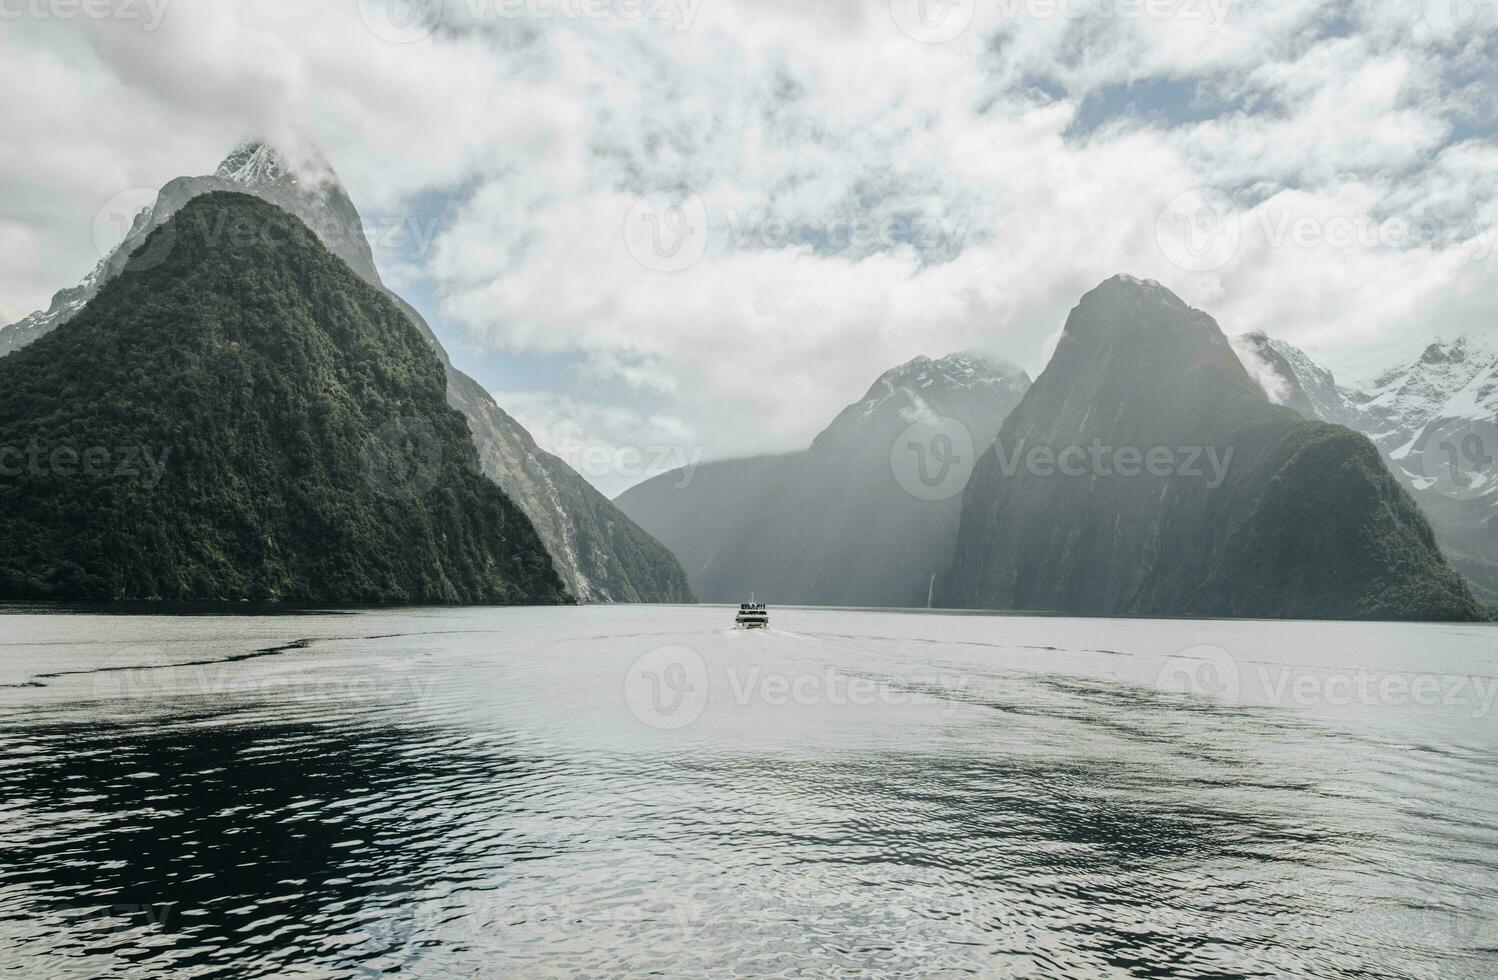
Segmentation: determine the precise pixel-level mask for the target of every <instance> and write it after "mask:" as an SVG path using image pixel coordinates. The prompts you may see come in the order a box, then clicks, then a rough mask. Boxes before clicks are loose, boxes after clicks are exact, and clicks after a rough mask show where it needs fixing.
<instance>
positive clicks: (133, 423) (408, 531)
mask: <svg viewBox="0 0 1498 980" xmlns="http://www.w3.org/2000/svg"><path fill="white" fill-rule="evenodd" d="M134 257H135V258H137V259H139V260H141V262H142V265H141V267H140V268H139V269H138V270H136V269H129V270H127V271H125V272H124V274H120V275H117V276H115V277H114V278H112V279H111V280H110V281H109V282H108V283H107V284H106V285H105V286H104V287H103V289H102V290H101V291H100V292H99V293H98V295H97V296H95V297H94V298H93V300H92V301H91V302H90V303H89V304H88V305H87V306H86V307H85V308H84V309H83V311H82V312H81V313H79V314H78V315H77V316H75V317H73V318H72V320H71V322H69V323H67V324H66V325H64V326H62V327H61V328H59V329H56V330H54V331H53V332H51V333H50V334H49V335H48V336H46V337H44V338H42V339H41V340H39V341H37V342H35V343H33V344H32V345H30V346H29V347H27V348H26V349H25V350H22V351H20V352H18V353H15V354H12V355H11V356H9V357H6V358H4V359H3V360H0V446H4V447H10V448H12V449H13V450H14V451H12V452H8V453H3V454H0V455H4V456H5V457H6V458H5V459H4V460H0V464H3V469H4V475H3V477H0V480H3V482H4V485H3V486H0V596H3V597H5V598H95V599H121V598H156V597H159V598H165V599H227V600H242V599H256V600H280V601H315V602H440V603H454V602H485V603H521V602H530V603H554V602H559V601H563V600H564V598H565V593H564V590H563V586H562V583H561V580H560V579H559V578H558V577H557V575H556V572H555V571H554V569H553V568H552V565H551V560H550V558H549V556H548V555H547V553H546V550H545V548H544V546H543V544H542V542H541V539H540V537H539V535H537V533H536V531H535V529H534V527H532V525H531V523H530V521H529V520H528V519H527V518H526V517H525V515H524V514H523V513H522V512H521V511H520V510H519V509H518V508H517V507H516V506H515V505H514V504H513V503H512V502H511V501H510V500H509V499H508V498H507V497H506V496H505V495H504V493H503V492H501V491H500V490H499V488H498V487H496V486H494V485H493V484H492V483H491V482H490V481H488V480H486V479H485V478H484V477H483V475H482V474H481V473H480V472H479V468H478V459H477V456H476V454H475V452H474V449H473V445H472V442H471V440H470V438H469V435H468V432H467V428H466V425H465V423H464V420H463V417H462V416H461V415H459V414H458V413H457V412H454V411H453V410H452V409H450V408H449V407H448V405H447V401H446V379H445V378H444V376H443V372H442V366H441V364H440V363H439V362H438V360H437V358H436V357H435V356H433V353H432V351H431V350H430V348H429V347H427V345H426V344H425V342H424V340H423V338H422V337H421V336H420V334H419V333H418V332H417V330H416V328H415V327H414V326H413V325H412V324H411V322H410V321H409V320H408V319H407V318H406V316H405V315H404V314H403V313H402V312H401V310H400V309H399V308H398V307H397V306H396V305H395V304H394V303H392V302H391V301H390V300H389V298H388V297H386V296H385V295H384V294H383V293H381V292H380V291H379V290H377V289H374V288H373V287H371V286H370V285H369V284H368V283H366V282H364V281H363V280H362V279H361V278H360V277H359V276H357V275H356V274H355V273H354V272H353V271H352V270H351V269H350V268H349V266H348V265H347V264H346V263H344V262H342V261H340V260H339V259H338V258H336V257H335V256H333V255H332V254H331V253H329V251H328V250H327V249H326V248H324V247H323V245H322V244H321V242H320V241H319V240H318V239H317V237H316V236H315V235H313V233H312V232H311V231H309V230H308V229H307V227H306V226H305V225H303V224H302V223H301V222H300V221H298V220H297V219H296V218H294V217H292V216H291V215H289V214H287V213H286V212H285V211H282V210H280V209H278V208H276V207H273V206H272V205H269V204H267V203H265V202H263V201H260V200H257V199H256V198H254V197H250V196H248V195H243V194H229V193H221V192H215V193H211V194H208V195H204V196H199V197H196V198H194V199H193V200H192V201H191V202H189V203H188V204H186V205H185V206H184V207H182V208H181V209H180V210H179V211H178V212H177V213H176V214H175V215H174V216H173V217H172V218H171V219H169V220H168V222H167V223H166V224H164V225H163V226H162V227H160V228H158V229H157V230H155V231H154V232H152V233H151V234H150V235H148V236H147V237H146V238H145V239H144V241H143V242H142V243H141V247H140V249H139V250H138V251H137V252H136V253H135V255H134ZM122 267H123V263H122ZM22 456H24V457H25V462H24V464H22V462H21V459H22ZM142 459H143V460H146V461H148V462H149V466H144V467H143V466H142V465H141V464H140V460H142Z"/></svg>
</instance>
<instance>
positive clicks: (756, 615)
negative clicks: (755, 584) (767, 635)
mask: <svg viewBox="0 0 1498 980" xmlns="http://www.w3.org/2000/svg"><path fill="white" fill-rule="evenodd" d="M733 621H734V623H735V624H737V626H738V628H739V629H741V630H765V629H769V628H770V610H769V609H767V608H766V607H765V604H764V603H763V602H755V601H754V593H752V592H751V593H749V601H748V602H741V603H739V614H738V615H737V616H736V617H734V620H733Z"/></svg>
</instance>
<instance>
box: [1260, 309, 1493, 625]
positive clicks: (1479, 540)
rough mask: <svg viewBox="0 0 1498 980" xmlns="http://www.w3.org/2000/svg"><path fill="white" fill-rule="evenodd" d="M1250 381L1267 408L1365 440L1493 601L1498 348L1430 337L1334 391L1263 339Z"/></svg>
mask: <svg viewBox="0 0 1498 980" xmlns="http://www.w3.org/2000/svg"><path fill="white" fill-rule="evenodd" d="M1237 343H1238V345H1239V346H1240V347H1241V348H1244V349H1246V350H1249V351H1252V352H1257V353H1258V355H1259V359H1258V361H1257V362H1256V363H1257V367H1258V368H1259V370H1258V371H1257V372H1256V377H1257V378H1258V379H1259V380H1260V382H1261V384H1262V385H1263V387H1264V389H1265V391H1266V393H1268V395H1269V397H1270V398H1271V399H1273V400H1274V401H1277V402H1279V403H1280V404H1284V405H1289V406H1290V407H1292V408H1294V409H1295V410H1296V411H1298V412H1300V413H1301V414H1302V415H1304V416H1305V417H1307V418H1315V419H1321V420H1323V421H1327V422H1335V423H1338V424H1341V425H1346V426H1348V427H1350V428H1353V429H1356V430H1358V431H1359V432H1362V433H1364V434H1366V435H1367V436H1368V437H1369V438H1370V439H1372V440H1373V442H1374V443H1375V444H1376V445H1377V446H1378V448H1379V450H1380V451H1381V452H1382V453H1383V454H1384V458H1385V460H1386V461H1387V462H1388V464H1389V468H1390V469H1391V471H1392V472H1393V473H1394V475H1395V476H1397V477H1398V478H1399V479H1400V480H1401V482H1403V483H1404V485H1405V487H1406V488H1407V489H1408V490H1409V491H1410V493H1411V494H1412V495H1413V496H1414V498H1415V500H1416V501H1417V502H1418V503H1419V505H1420V507H1421V509H1422V510H1423V511H1424V512H1425V513H1426V515H1427V516H1428V517H1429V518H1430V520H1431V522H1432V523H1433V525H1434V526H1435V530H1436V534H1437V537H1438V538H1439V539H1440V541H1441V544H1442V547H1443V548H1444V549H1445V551H1446V553H1447V555H1448V556H1449V557H1450V558H1451V560H1452V562H1453V563H1454V564H1455V565H1456V567H1457V568H1458V569H1459V570H1460V571H1461V572H1462V573H1463V574H1464V575H1465V576H1466V577H1467V579H1468V580H1469V581H1470V582H1471V583H1472V584H1473V586H1474V587H1475V588H1477V590H1478V591H1479V593H1480V594H1481V595H1482V596H1483V597H1484V598H1486V599H1488V600H1489V601H1498V426H1495V423H1498V343H1495V342H1494V341H1492V340H1487V339H1478V338H1469V337H1459V338H1457V339H1456V340H1451V341H1447V340H1437V341H1435V342H1433V343H1432V344H1430V345H1429V346H1428V347H1426V348H1425V350H1424V351H1423V352H1422V353H1421V354H1420V356H1419V357H1418V358H1416V359H1415V360H1414V361H1413V362H1411V363H1408V364H1399V365H1395V366H1393V367H1390V368H1388V369H1387V370H1385V371H1383V372H1382V373H1380V374H1379V375H1377V376H1376V377H1375V378H1374V379H1373V381H1372V382H1371V383H1370V384H1369V385H1367V386H1366V387H1359V386H1356V385H1342V384H1339V383H1338V382H1337V381H1336V380H1335V378H1333V376H1332V374H1331V372H1329V371H1327V370H1326V369H1325V368H1323V367H1321V366H1319V365H1318V364H1316V362H1315V361H1314V360H1313V359H1312V358H1311V357H1310V356H1308V355H1307V354H1306V353H1304V352H1303V351H1300V350H1298V349H1297V348H1295V347H1293V346H1291V345H1290V344H1287V343H1285V342H1284V341H1280V340H1271V339H1269V338H1266V337H1264V336H1263V335H1251V336H1248V337H1243V338H1238V340H1237Z"/></svg>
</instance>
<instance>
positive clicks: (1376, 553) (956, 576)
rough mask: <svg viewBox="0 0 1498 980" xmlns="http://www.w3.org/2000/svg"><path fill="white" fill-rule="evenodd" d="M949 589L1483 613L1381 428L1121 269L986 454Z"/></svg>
mask: <svg viewBox="0 0 1498 980" xmlns="http://www.w3.org/2000/svg"><path fill="white" fill-rule="evenodd" d="M1079 453H1080V454H1081V455H1078V454H1079ZM1063 454H1065V455H1063ZM1048 455H1049V457H1050V458H1057V459H1065V460H1066V461H1067V465H1066V467H1065V469H1064V470H1063V469H1062V468H1061V467H1060V466H1058V465H1055V464H1048V463H1047V462H1046V460H1047V458H1048ZM1150 460H1153V461H1154V462H1153V464H1151V463H1150V462H1149V461H1150ZM942 597H943V601H944V604H947V605H951V606H957V607H973V608H995V609H1035V610H1042V609H1043V610H1057V611H1066V612H1085V613H1125V614H1146V615H1204V616H1264V617H1294V618H1355V619H1364V618H1370V619H1371V618H1388V619H1454V620H1469V619H1477V618H1481V617H1483V616H1484V615H1485V613H1484V610H1482V609H1481V608H1480V607H1479V606H1478V604H1477V603H1476V602H1475V601H1474V600H1473V598H1472V596H1471V594H1470V593H1469V591H1468V590H1467V588H1466V587H1465V585H1464V584H1463V583H1462V581H1461V580H1460V578H1459V577H1458V576H1457V574H1456V573H1455V571H1454V570H1453V569H1452V568H1451V566H1450V565H1449V564H1448V563H1447V562H1446V561H1445V559H1444V558H1443V557H1442V555H1441V553H1440V551H1439V550H1438V549H1437V547H1436V543H1435V539H1434V536H1433V534H1432V532H1431V529H1430V526H1429V524H1428V523H1427V522H1426V520H1425V519H1424V518H1423V517H1422V516H1421V515H1420V513H1419V511H1418V510H1417V508H1416V507H1415V504H1414V502H1413V501H1412V500H1411V499H1410V497H1409V495H1408V494H1407V493H1405V492H1404V490H1403V489H1402V488H1401V487H1400V486H1399V484H1398V483H1397V482H1396V481H1395V480H1394V478H1393V477H1392V476H1390V475H1389V473H1388V472H1387V471H1386V469H1385V468H1384V466H1383V462H1382V460H1381V459H1380V457H1379V454H1378V451H1377V450H1376V448H1375V447H1374V446H1373V445H1372V444H1371V443H1370V442H1369V441H1368V440H1367V439H1365V438H1364V437H1362V436H1360V435H1357V434H1356V433H1354V432H1352V431H1350V430H1348V429H1345V428H1342V427H1340V426H1333V425H1327V424H1325V423H1322V422H1313V421H1306V420H1303V419H1301V418H1300V417H1299V416H1298V415H1297V414H1296V413H1295V412H1293V411H1291V410H1290V409H1287V408H1283V407H1279V406H1275V405H1272V404H1271V403H1270V402H1269V400H1268V399H1267V398H1266V396H1265V394H1264V392H1263V390H1262V389H1261V387H1260V386H1259V385H1258V384H1257V383H1256V382H1255V381H1254V380H1253V379H1252V378H1251V377H1250V376H1249V374H1248V372H1247V371H1246V370H1245V369H1244V367H1243V365H1242V364H1241V362H1240V361H1239V358H1238V357H1237V356H1236V355H1235V354H1234V351H1233V349H1232V347H1231V346H1230V345H1229V343H1228V341H1227V339H1226V338H1225V337H1224V336H1223V334H1222V332H1221V330H1220V329H1219V328H1218V326H1217V324H1216V323H1215V322H1214V321H1213V320H1212V318H1211V317H1209V316H1207V315H1206V314H1205V313H1202V312H1201V311H1199V310H1194V309H1191V308H1190V307H1188V306H1187V305H1186V304H1185V303H1183V302H1182V301H1181V300H1180V299H1179V298H1178V297H1176V296H1175V295H1174V294H1172V293H1171V292H1170V291H1169V290H1167V289H1165V288H1164V287H1163V286H1161V285H1160V284H1158V283H1154V282H1144V281H1140V280H1136V279H1133V278H1130V277H1126V276H1120V277H1116V278H1114V279H1110V280H1109V281H1107V282H1105V283H1103V284H1102V285H1101V286H1099V287H1098V288H1097V289H1094V290H1093V291H1092V292H1090V293H1088V294H1087V295H1086V296H1085V297H1083V298H1082V301H1081V302H1080V303H1079V304H1078V306H1077V307H1076V308H1075V309H1074V310H1073V311H1072V313H1071V315H1070V317H1068V319H1067V322H1066V328H1065V331H1064V333H1063V335H1062V337H1061V341H1060V343H1059V344H1058V346H1057V349H1056V353H1055V355H1054V357H1053V358H1052V360H1051V363H1050V364H1049V365H1048V366H1047V367H1046V370H1045V372H1044V373H1043V374H1042V375H1041V376H1040V378H1039V379H1037V380H1036V382H1035V384H1034V386H1033V387H1032V388H1031V389H1030V390H1029V392H1028V393H1027V394H1026V395H1025V398H1024V400H1023V401H1022V402H1021V403H1020V405H1019V407H1017V408H1016V409H1015V410H1014V412H1013V413H1011V414H1010V416H1009V417H1008V419H1006V420H1005V422H1004V425H1003V428H1002V429H1001V431H1000V433H999V436H998V439H997V441H996V443H995V445H994V446H993V447H991V449H990V450H989V452H987V453H986V454H985V455H984V457H983V459H982V460H981V461H980V462H979V464H978V469H977V472H975V473H974V475H973V478H972V480H971V481H970V482H969V484H968V487H967V491H966V493H965V495H964V501H963V509H962V518H961V529H960V531H959V534H958V540H957V549H956V557H955V559H954V562H953V566H952V571H951V573H950V575H949V576H948V578H947V580H946V585H945V588H944V589H943V591H942Z"/></svg>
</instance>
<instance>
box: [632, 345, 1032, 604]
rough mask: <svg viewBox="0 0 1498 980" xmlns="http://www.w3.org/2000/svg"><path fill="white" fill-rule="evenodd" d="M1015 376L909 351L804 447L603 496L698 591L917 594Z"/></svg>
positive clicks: (846, 599)
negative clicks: (669, 555) (668, 554)
mask: <svg viewBox="0 0 1498 980" xmlns="http://www.w3.org/2000/svg"><path fill="white" fill-rule="evenodd" d="M1029 383H1030V379H1029V378H1028V377H1027V376H1026V375H1025V374H1024V372H1022V371H1020V370H1019V369H1018V368H1014V367H1012V366H1009V365H1001V364H996V363H994V362H992V361H988V360H986V359H984V358H981V357H978V356H974V355H952V356H950V357H944V358H942V359H941V360H937V361H932V360H931V359H929V358H926V357H918V358H916V359H915V360H913V361H911V362H909V363H908V364H904V365H901V366H900V367H897V368H895V369H893V370H891V371H889V372H887V373H886V374H885V375H884V376H882V377H881V378H879V380H878V381H876V382H875V383H874V385H873V386H872V387H871V388H870V389H869V391H868V393H867V394H866V395H865V396H864V397H863V398H862V399H860V400H859V401H857V402H855V403H854V404H852V405H850V406H848V407H847V408H846V409H844V410H843V411H842V412H841V413H840V414H839V415H838V416H837V418H836V419H835V420H834V421H833V423H832V424H831V425H830V426H828V428H827V429H826V430H825V431H823V432H822V433H821V434H820V435H819V436H817V438H816V440H815V441H814V442H813V444H812V447H811V448H810V449H809V450H808V451H806V452H804V453H794V454H789V455H784V456H767V457H759V458H755V459H745V460H732V461H728V462H722V463H712V464H707V465H703V466H699V467H697V468H695V469H694V470H681V471H676V472H673V473H668V474H665V475H663V476H659V477H656V478H655V479H653V480H649V481H647V482H645V483H643V484H641V485H640V486H637V487H634V488H633V489H631V490H629V491H627V492H626V493H624V494H622V495H621V496H620V497H619V498H618V500H617V501H616V503H618V505H619V507H620V509H621V510H623V511H624V512H625V513H626V514H629V515H630V516H631V517H633V518H634V519H635V520H636V521H638V522H639V523H640V525H641V526H643V527H645V528H646V529H647V530H649V531H651V532H652V533H653V534H655V535H656V536H657V537H659V538H660V539H661V540H662V541H664V542H666V544H667V545H668V546H669V547H671V548H672V549H673V550H674V551H675V552H676V554H677V557H679V558H680V559H681V560H682V564H683V565H685V566H686V568H687V571H688V575H690V576H691V580H692V586H693V588H694V589H696V591H697V593H698V595H700V596H702V597H703V598H704V599H705V600H708V601H714V602H733V601H739V600H740V599H744V598H747V597H748V595H749V593H750V592H755V593H757V594H758V595H759V596H760V598H762V599H764V600H766V601H770V602H797V603H810V604H825V605H870V606H924V605H926V603H927V600H928V597H929V595H930V593H931V590H932V587H933V577H934V576H935V575H936V574H937V573H939V572H940V571H942V570H944V569H945V568H946V566H947V563H948V561H949V560H950V556H951V551H952V547H953V542H954V539H955V534H956V530H957V515H958V507H959V500H960V495H961V490H962V485H963V483H964V482H965V480H966V478H967V475H968V474H969V473H970V472H971V470H972V464H973V461H974V459H975V458H976V453H977V452H980V451H981V450H982V447H983V446H985V445H987V444H988V442H990V441H991V440H992V439H993V436H994V434H995V433H996V432H997V431H998V427H999V424H1000V422H1002V421H1003V418H1004V416H1005V415H1006V414H1007V413H1008V412H1009V410H1010V409H1011V408H1012V407H1013V406H1014V405H1015V404H1016V403H1017V402H1018V401H1019V399H1020V397H1021V396H1022V395H1023V394H1024V392H1025V389H1026V388H1027V387H1028V386H1029Z"/></svg>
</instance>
